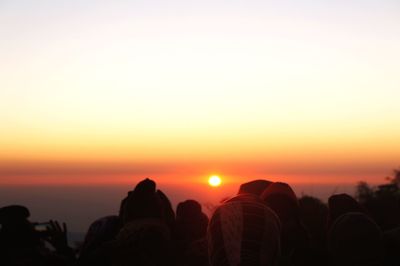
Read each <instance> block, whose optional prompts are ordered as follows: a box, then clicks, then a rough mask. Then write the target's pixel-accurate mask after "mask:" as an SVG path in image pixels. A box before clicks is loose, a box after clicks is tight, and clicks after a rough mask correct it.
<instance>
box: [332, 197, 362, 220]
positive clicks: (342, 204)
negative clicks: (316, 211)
mask: <svg viewBox="0 0 400 266" xmlns="http://www.w3.org/2000/svg"><path fill="white" fill-rule="evenodd" d="M328 208H329V215H328V225H330V224H332V223H333V222H334V221H335V220H336V219H337V218H339V217H340V216H342V215H343V214H346V213H349V212H361V213H366V210H365V209H364V208H363V207H362V206H361V205H360V204H359V203H358V202H357V201H356V200H355V199H354V198H353V197H352V196H350V195H348V194H345V193H343V194H335V195H332V196H330V197H329V199H328Z"/></svg>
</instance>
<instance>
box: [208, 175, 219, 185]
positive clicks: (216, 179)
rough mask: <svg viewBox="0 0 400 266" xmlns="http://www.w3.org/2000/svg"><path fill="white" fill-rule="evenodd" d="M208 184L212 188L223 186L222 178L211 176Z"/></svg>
mask: <svg viewBox="0 0 400 266" xmlns="http://www.w3.org/2000/svg"><path fill="white" fill-rule="evenodd" d="M208 184H209V185H210V186H212V187H218V186H220V185H221V178H220V177H219V176H217V175H213V176H210V177H209V178H208Z"/></svg>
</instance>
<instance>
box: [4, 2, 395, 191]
mask: <svg viewBox="0 0 400 266" xmlns="http://www.w3.org/2000/svg"><path fill="white" fill-rule="evenodd" d="M6 2H7V3H5V4H4V5H2V8H1V9H0V18H1V19H0V30H1V32H2V34H1V36H0V59H1V60H0V147H1V149H0V184H10V183H14V184H45V183H46V184H48V183H113V182H125V181H124V180H129V178H130V177H132V178H133V177H135V178H136V177H140V176H149V175H152V176H154V175H157V176H159V177H160V179H161V180H163V181H165V182H182V180H183V181H184V182H197V180H203V179H206V177H207V176H208V175H210V174H212V173H220V174H221V175H222V176H225V177H226V179H228V180H229V179H232V180H239V181H242V180H247V179H250V178H253V177H265V178H271V179H274V178H284V179H285V180H289V181H291V182H356V181H358V180H361V179H365V180H367V181H370V182H380V181H381V180H383V178H384V177H385V176H387V175H390V174H391V170H392V169H393V168H396V167H398V166H399V165H400V162H399V158H400V141H399V140H398V136H400V115H399V114H400V105H399V104H398V99H399V98H400V90H399V87H400V75H398V74H399V73H398V69H400V52H399V49H398V47H400V37H399V36H400V34H399V29H400V19H399V16H398V12H399V10H400V6H399V4H398V3H396V2H395V1H390V0H385V1H369V2H368V4H365V5H363V6H360V5H359V4H357V3H355V2H353V1H346V3H344V2H343V3H325V4H323V5H322V4H320V3H314V4H304V5H301V4H299V3H297V2H296V1H289V0H287V1H282V3H269V2H268V3H259V1H247V2H246V4H240V5H238V3H228V2H226V1H222V0H220V1H213V2H212V3H211V2H210V1H204V2H203V1H202V2H201V3H197V2H190V1H185V2H183V1H179V0H176V1H172V2H171V3H170V6H165V5H163V4H162V3H161V2H160V1H158V0H152V1H146V2H141V1H135V3H125V2H122V1H121V2H120V1H113V2H112V3H111V2H110V3H107V2H101V3H100V2H98V1H87V2H85V4H83V3H81V2H80V1H71V2H68V3H67V2H66V3H63V4H61V2H58V1H56V2H57V3H56V2H54V1H45V2H43V3H42V4H40V5H39V4H38V5H32V4H28V3H16V2H13V1H6ZM171 7H172V8H171ZM350 10H351V12H350ZM354 18H357V19H354ZM4 25H6V27H4ZM239 181H238V182H239Z"/></svg>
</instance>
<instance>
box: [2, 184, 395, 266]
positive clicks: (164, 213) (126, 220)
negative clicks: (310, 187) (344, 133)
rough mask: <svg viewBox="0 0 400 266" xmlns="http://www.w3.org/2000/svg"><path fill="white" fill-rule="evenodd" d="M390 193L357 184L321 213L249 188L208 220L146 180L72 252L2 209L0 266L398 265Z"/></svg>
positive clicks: (281, 188)
mask: <svg viewBox="0 0 400 266" xmlns="http://www.w3.org/2000/svg"><path fill="white" fill-rule="evenodd" d="M390 186H392V187H390ZM394 186H397V185H396V184H394V183H391V184H388V185H386V187H385V186H381V187H379V188H374V189H373V188H371V187H369V186H368V185H367V184H365V183H361V184H360V185H359V187H358V192H359V193H358V194H357V195H356V197H355V198H354V197H352V196H350V195H347V194H336V195H332V196H331V197H330V198H329V200H328V203H327V204H325V203H323V202H322V201H321V200H319V199H317V198H314V197H310V196H302V197H301V198H298V197H297V196H296V194H295V193H294V191H293V190H292V188H291V187H290V186H289V185H288V184H286V183H282V182H270V181H267V180H254V181H251V182H248V183H244V184H242V185H241V186H240V188H239V191H238V194H237V195H235V196H233V197H232V198H229V199H226V200H224V201H223V202H221V203H220V205H218V206H215V208H214V210H213V212H212V214H211V217H210V218H209V217H208V216H207V215H206V214H205V213H204V212H203V210H202V206H201V204H200V203H199V202H197V201H195V200H192V199H190V200H186V201H184V202H181V203H179V204H178V206H177V208H176V211H174V209H173V207H172V205H171V203H170V201H169V199H168V197H167V195H165V194H164V193H163V192H162V191H161V190H159V189H157V187H156V183H155V182H154V181H153V180H150V179H145V180H143V181H141V182H140V183H138V184H137V186H136V187H135V188H134V189H133V190H132V191H129V192H128V194H127V195H126V197H125V198H124V199H122V201H121V205H120V210H119V213H118V215H110V216H106V217H102V218H99V219H97V220H96V221H94V222H93V223H92V224H91V225H90V227H89V229H88V231H87V233H86V237H85V239H84V242H83V244H82V245H81V246H80V247H79V248H78V249H72V248H70V247H69V246H68V242H67V227H66V225H65V224H59V223H58V222H57V221H50V222H49V223H47V224H46V225H45V227H46V228H45V230H38V228H39V227H40V225H37V224H34V223H31V222H30V221H29V216H30V213H29V210H28V209H27V208H26V207H24V206H17V205H12V206H6V207H3V208H1V209H0V224H1V229H0V245H1V247H0V265H12V266H14V265H43V266H48V265H78V266H86V265H99V266H103V265H104V266H111V265H113V266H125V265H133V266H159V265H160V266H161V265H163V266H208V265H210V266H257V265H260V266H272V265H276V266H281V265H283V266H285V265H288V266H289V265H291V266H303V265H304V266H314V265H316V266H317V265H318V266H320V265H328V266H336V265H343V266H350V265H351V266H361V265H363V266H392V265H400V200H399V199H400V197H399V189H397V190H393V187H394ZM397 188H398V186H397ZM391 189H392V190H393V191H391ZM388 191H389V192H390V191H391V192H390V193H389V192H388ZM396 193H397V194H396Z"/></svg>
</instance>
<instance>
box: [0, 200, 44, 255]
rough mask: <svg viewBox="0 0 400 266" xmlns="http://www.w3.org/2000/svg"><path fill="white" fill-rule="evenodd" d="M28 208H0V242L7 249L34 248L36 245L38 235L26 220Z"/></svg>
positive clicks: (28, 214) (13, 206)
mask: <svg viewBox="0 0 400 266" xmlns="http://www.w3.org/2000/svg"><path fill="white" fill-rule="evenodd" d="M29 216H30V212H29V210H28V208H26V207H25V206H20V205H10V206H6V207H3V208H0V224H1V229H0V242H1V245H3V246H4V245H6V246H7V247H9V248H13V247H16V248H17V247H34V246H35V245H38V244H39V242H40V240H39V234H38V233H37V232H36V231H35V229H34V227H33V225H32V224H31V222H30V221H29V220H28V218H29Z"/></svg>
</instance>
